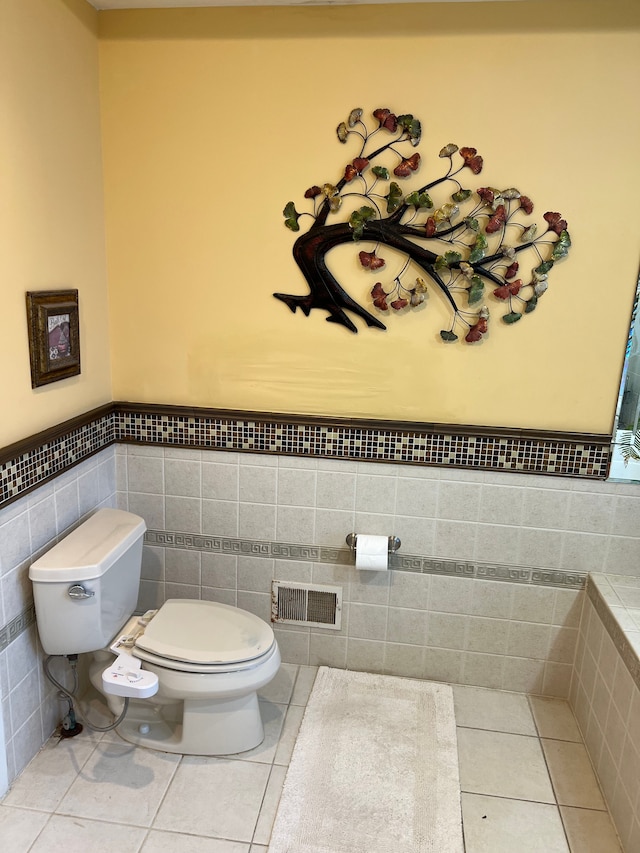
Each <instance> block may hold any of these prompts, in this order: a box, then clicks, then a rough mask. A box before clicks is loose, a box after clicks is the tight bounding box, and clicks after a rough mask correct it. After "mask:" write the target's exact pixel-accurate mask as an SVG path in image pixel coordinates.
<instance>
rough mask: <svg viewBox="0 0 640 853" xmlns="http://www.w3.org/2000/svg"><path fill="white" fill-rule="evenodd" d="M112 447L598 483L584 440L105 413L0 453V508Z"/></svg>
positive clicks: (305, 420)
mask: <svg viewBox="0 0 640 853" xmlns="http://www.w3.org/2000/svg"><path fill="white" fill-rule="evenodd" d="M118 441H126V442H135V443H138V444H157V445H165V446H173V447H190V448H199V449H201V448H202V449H219V450H235V451H240V452H243V451H247V452H254V453H255V452H257V453H277V454H286V455H297V456H303V457H309V456H313V457H327V458H333V459H356V460H369V461H378V462H396V463H403V464H410V465H437V466H444V467H452V468H467V469H472V470H485V471H500V470H503V471H525V472H531V473H537V474H547V475H557V476H574V477H584V478H593V479H604V478H605V477H606V476H607V471H608V467H609V461H610V455H611V437H610V436H608V435H593V434H588V433H569V432H559V431H550V430H549V431H545V430H525V429H511V428H498V427H474V426H469V427H465V426H456V425H452V424H425V423H408V422H401V421H381V420H364V419H356V418H353V419H347V418H338V419H330V418H322V417H312V416H301V415H290V414H273V413H267V412H241V411H229V410H222V409H205V408H190V407H185V406H160V405H152V404H143V403H108V404H105V405H104V406H100V407H99V408H97V409H93V410H91V411H90V412H87V413H85V414H84V415H79V416H78V417H76V418H72V419H71V420H69V421H65V422H64V423H61V424H58V425H57V426H55V427H52V428H50V429H48V430H44V431H43V432H41V433H38V434H36V435H33V436H30V437H29V438H26V439H24V440H22V441H19V442H16V443H15V444H12V445H10V446H9V447H5V448H0V508H2V506H3V505H6V504H7V503H9V502H11V501H14V500H17V499H18V498H19V497H20V496H21V495H23V494H25V493H26V492H28V491H30V490H32V489H34V488H37V487H38V486H40V485H42V484H43V483H45V482H47V481H48V480H50V479H51V478H53V477H55V476H57V475H58V474H60V473H62V472H63V471H65V470H68V468H70V467H71V466H73V465H75V464H77V463H78V462H80V461H82V460H83V459H86V458H88V457H89V456H91V455H92V454H94V453H97V452H98V451H99V450H102V449H103V448H105V447H108V446H109V445H111V444H113V443H114V442H118Z"/></svg>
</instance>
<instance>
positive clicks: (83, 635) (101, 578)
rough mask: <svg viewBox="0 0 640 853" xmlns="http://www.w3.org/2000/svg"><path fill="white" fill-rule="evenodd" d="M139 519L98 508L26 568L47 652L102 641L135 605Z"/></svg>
mask: <svg viewBox="0 0 640 853" xmlns="http://www.w3.org/2000/svg"><path fill="white" fill-rule="evenodd" d="M145 530H146V524H145V522H144V519H142V518H140V516H138V515H134V514H133V513H130V512H125V511H124V510H119V509H99V510H98V511H97V512H96V513H95V514H94V515H92V516H91V518H89V519H87V521H85V522H83V523H82V524H81V525H79V526H78V527H76V529H75V530H73V531H72V532H71V533H69V535H68V536H65V537H64V539H61V540H60V542H58V544H57V545H54V546H53V548H51V549H50V550H49V551H47V552H46V553H45V554H43V555H42V556H41V557H40V558H39V559H38V560H36V561H35V562H34V563H33V564H32V565H31V568H30V569H29V577H30V579H31V582H32V584H33V598H34V603H35V608H36V622H37V625H38V634H39V635H40V642H41V643H42V647H43V649H44V651H45V652H46V653H47V654H48V655H71V654H79V653H80V652H92V651H96V650H97V649H102V648H104V647H105V646H107V645H108V644H109V643H110V641H111V639H112V638H113V637H114V636H115V635H116V633H117V632H118V630H119V629H120V628H121V627H122V626H123V625H124V623H125V622H126V621H127V619H129V618H130V617H131V615H132V613H133V612H134V610H135V607H136V603H137V600H138V588H139V586H140V570H141V567H142V544H143V538H144V532H145Z"/></svg>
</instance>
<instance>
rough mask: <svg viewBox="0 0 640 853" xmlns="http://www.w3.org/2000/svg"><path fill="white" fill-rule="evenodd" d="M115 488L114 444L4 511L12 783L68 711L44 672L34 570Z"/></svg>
mask: <svg viewBox="0 0 640 853" xmlns="http://www.w3.org/2000/svg"><path fill="white" fill-rule="evenodd" d="M115 486H116V461H115V448H113V447H109V448H107V449H104V450H101V451H100V452H98V453H96V454H95V455H93V456H91V458H89V459H86V460H84V461H82V462H81V463H80V464H78V465H76V466H75V467H73V468H72V469H70V470H67V471H66V472H65V473H63V474H60V475H59V476H58V477H57V478H56V479H54V480H52V481H51V482H49V483H47V484H46V485H44V486H41V487H40V488H38V489H36V490H34V491H31V492H30V493H29V494H28V495H25V496H23V497H21V498H20V499H19V500H17V501H15V502H13V503H11V504H10V505H9V506H7V507H5V508H4V509H0V699H1V701H2V715H3V725H4V735H5V743H4V750H5V752H6V761H7V771H8V778H9V781H11V780H12V779H14V778H15V777H16V776H17V775H18V774H19V773H20V772H21V771H22V770H23V768H24V767H26V765H27V764H28V763H29V761H30V760H31V758H33V756H34V755H35V753H36V752H37V751H38V750H39V749H40V747H41V745H42V744H43V743H44V742H45V741H46V739H47V738H48V737H49V735H50V734H51V732H52V731H53V730H54V728H55V727H56V725H57V724H58V723H59V721H60V719H61V711H62V705H61V703H60V702H59V701H58V699H57V698H56V695H55V689H54V688H53V687H52V685H51V684H50V683H49V682H48V681H47V680H46V678H45V676H44V672H43V669H42V662H43V657H44V656H43V653H42V649H41V647H40V644H39V642H38V637H37V630H36V625H35V612H34V608H33V595H32V591H31V583H30V581H29V566H30V565H31V563H32V562H33V560H34V559H36V558H37V557H38V556H39V555H40V554H41V553H42V552H43V551H44V550H46V549H47V548H49V547H51V545H53V544H54V543H55V542H56V541H57V540H58V539H59V538H60V537H61V536H63V535H64V534H65V533H66V532H67V531H68V530H69V529H71V528H72V527H74V526H75V525H76V524H77V523H78V522H79V521H80V520H82V519H83V518H84V517H85V516H87V515H88V514H89V513H91V512H93V511H94V510H95V509H97V508H98V507H101V506H115ZM54 672H57V670H56V669H55V668H54ZM69 686H70V685H69ZM2 747H3V745H2V744H0V761H1V760H2V751H3V750H2ZM0 775H1V774H0Z"/></svg>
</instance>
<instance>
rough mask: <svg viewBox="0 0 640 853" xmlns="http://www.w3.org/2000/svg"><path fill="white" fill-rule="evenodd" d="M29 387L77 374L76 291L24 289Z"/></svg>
mask: <svg viewBox="0 0 640 853" xmlns="http://www.w3.org/2000/svg"><path fill="white" fill-rule="evenodd" d="M27 324H28V328H29V359H30V362H31V387H32V388H38V387H39V386H40V385H48V384H49V383H50V382H58V380H60V379H67V378H69V377H70V376H78V375H79V373H80V322H79V315H78V291H77V290H32V291H28V292H27Z"/></svg>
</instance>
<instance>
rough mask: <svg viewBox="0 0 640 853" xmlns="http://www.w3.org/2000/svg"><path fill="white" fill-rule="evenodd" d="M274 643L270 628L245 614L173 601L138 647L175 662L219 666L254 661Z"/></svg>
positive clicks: (223, 607) (213, 605) (222, 607)
mask: <svg viewBox="0 0 640 853" xmlns="http://www.w3.org/2000/svg"><path fill="white" fill-rule="evenodd" d="M273 641H274V636H273V631H272V630H271V626H270V625H267V623H266V622H263V621H262V619H260V618H259V617H258V616H255V615H254V614H253V613H249V612H248V611H246V610H240V609H239V608H237V607H230V606H229V605H227V604H219V603H218V602H216V601H193V600H186V601H185V600H183V599H179V598H170V599H169V600H168V601H165V603H164V604H163V605H162V607H161V608H160V610H158V612H157V613H156V615H155V616H154V617H153V619H151V621H150V622H149V624H148V625H147V627H146V628H145V631H144V634H142V635H141V636H139V637H138V638H137V639H136V646H138V647H139V648H141V649H145V650H146V651H148V652H151V653H153V654H156V655H159V656H161V657H166V658H173V659H174V660H181V661H188V662H191V663H199V664H218V663H238V662H240V661H248V660H253V658H257V657H260V655H263V654H264V653H265V652H266V651H267V650H268V649H269V648H270V647H271V646H272V645H273Z"/></svg>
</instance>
